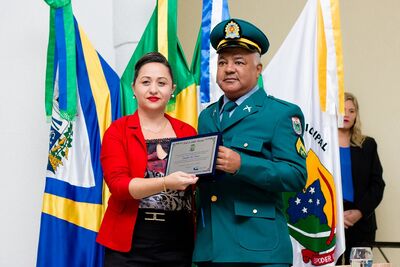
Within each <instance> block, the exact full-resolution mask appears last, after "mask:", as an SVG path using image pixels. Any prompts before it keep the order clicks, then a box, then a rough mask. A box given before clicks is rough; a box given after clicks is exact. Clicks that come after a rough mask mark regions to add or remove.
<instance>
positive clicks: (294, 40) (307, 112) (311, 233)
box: [263, 0, 345, 267]
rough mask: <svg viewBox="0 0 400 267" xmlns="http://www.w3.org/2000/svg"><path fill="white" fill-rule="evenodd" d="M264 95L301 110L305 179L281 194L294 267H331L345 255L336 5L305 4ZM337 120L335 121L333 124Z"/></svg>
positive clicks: (322, 0)
mask: <svg viewBox="0 0 400 267" xmlns="http://www.w3.org/2000/svg"><path fill="white" fill-rule="evenodd" d="M263 81H264V86H265V89H266V91H267V92H268V94H270V95H273V96H275V97H278V98H281V99H284V100H287V101H290V102H293V103H295V104H297V105H298V106H300V107H301V109H302V111H303V113H304V117H305V125H299V124H298V123H296V122H295V121H293V127H299V126H300V127H304V128H303V129H304V141H305V147H304V146H302V145H301V144H293V145H294V146H295V147H296V149H297V150H298V151H299V152H302V153H306V154H307V160H306V164H307V172H308V179H307V183H306V187H305V189H304V190H303V191H302V192H297V193H287V194H285V202H286V204H287V206H286V208H285V209H286V214H287V220H288V226H289V232H290V235H291V240H292V245H293V252H294V253H293V255H294V259H293V266H296V267H302V266H334V265H335V262H336V260H337V259H338V257H339V256H340V255H341V254H342V253H343V252H344V249H345V243H344V229H343V207H342V191H341V190H342V189H341V176H340V162H339V144H338V129H337V128H338V121H339V123H340V118H341V115H343V113H344V98H343V97H344V92H343V60H342V47H341V33H340V18H339V1H338V0H308V1H307V3H306V6H305V7H304V9H303V11H302V13H301V15H300V17H299V18H298V19H297V21H296V23H295V25H294V26H293V28H292V29H291V31H290V33H289V35H288V36H287V37H286V39H285V41H284V42H283V44H282V46H281V47H280V48H279V50H278V51H277V53H276V55H275V56H274V57H273V58H272V60H271V62H270V63H269V64H268V66H267V68H266V69H265V70H264V71H263ZM338 118H339V120H338Z"/></svg>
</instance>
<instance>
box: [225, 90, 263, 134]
mask: <svg viewBox="0 0 400 267" xmlns="http://www.w3.org/2000/svg"><path fill="white" fill-rule="evenodd" d="M266 96H267V94H266V93H265V91H264V88H262V87H260V88H259V89H258V90H257V91H256V92H255V93H254V94H252V95H251V96H250V97H248V98H247V99H246V100H245V101H244V102H243V103H242V104H240V105H239V106H238V107H237V108H236V109H235V111H234V112H233V114H232V116H231V118H230V120H229V121H228V123H227V124H226V127H225V128H224V129H222V130H223V131H225V130H226V129H228V128H230V127H232V126H233V125H235V124H236V123H238V122H239V121H241V120H242V119H244V118H246V117H248V116H250V115H252V114H254V113H256V112H258V111H259V110H260V108H261V107H262V106H263V103H264V99H265V97H266ZM218 109H219V108H218ZM218 114H219V113H218ZM218 125H219V127H220V124H219V117H218Z"/></svg>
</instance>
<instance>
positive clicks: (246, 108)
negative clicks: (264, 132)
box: [243, 105, 252, 112]
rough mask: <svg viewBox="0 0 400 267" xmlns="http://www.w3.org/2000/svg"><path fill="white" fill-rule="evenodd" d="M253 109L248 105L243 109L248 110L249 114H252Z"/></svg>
mask: <svg viewBox="0 0 400 267" xmlns="http://www.w3.org/2000/svg"><path fill="white" fill-rule="evenodd" d="M251 108H252V107H250V106H248V105H246V106H245V107H244V108H243V110H247V111H248V112H251Z"/></svg>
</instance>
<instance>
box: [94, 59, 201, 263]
mask: <svg viewBox="0 0 400 267" xmlns="http://www.w3.org/2000/svg"><path fill="white" fill-rule="evenodd" d="M174 89H175V85H173V76H172V70H171V67H170V65H169V63H168V61H167V60H166V59H165V57H164V56H163V55H161V54H159V53H157V52H153V53H149V54H146V55H145V56H143V57H142V58H141V59H140V60H139V61H138V62H137V63H136V65H135V77H134V82H133V90H134V94H135V97H136V99H137V103H138V110H137V111H136V112H135V113H134V114H133V115H130V116H125V117H122V118H121V119H119V120H117V121H115V122H113V123H112V124H111V126H110V127H109V129H108V130H107V131H106V133H105V134H104V138H103V144H102V149H101V164H102V167H103V172H104V179H105V181H106V183H107V185H108V188H109V189H110V192H111V196H110V199H109V201H108V207H107V210H106V213H105V215H104V218H103V221H102V224H101V227H100V231H99V234H98V237H97V242H99V243H100V244H102V245H104V246H105V247H106V252H105V262H104V266H105V267H107V266H135V267H136V266H143V267H144V266H171V267H172V266H174V267H178V266H188V267H189V266H191V257H192V249H193V220H192V218H193V217H192V214H191V213H192V190H191V188H192V187H191V185H194V184H195V183H196V182H197V179H198V178H197V177H196V176H195V175H192V174H187V173H184V172H175V173H172V174H170V175H167V176H165V175H164V174H165V167H166V157H167V152H168V149H169V144H170V141H171V139H174V138H180V137H187V136H193V135H196V131H195V129H194V128H193V127H192V126H190V125H188V124H186V123H184V122H182V121H179V120H177V119H174V118H172V117H170V116H168V115H167V114H165V113H164V111H165V107H166V105H167V103H168V101H169V99H170V98H171V95H172V93H173V91H174Z"/></svg>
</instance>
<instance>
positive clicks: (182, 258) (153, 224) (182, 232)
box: [104, 209, 194, 267]
mask: <svg viewBox="0 0 400 267" xmlns="http://www.w3.org/2000/svg"><path fill="white" fill-rule="evenodd" d="M193 243H194V232H193V217H192V215H191V213H189V212H187V211H160V210H151V209H139V212H138V216H137V220H136V224H135V230H134V234H133V238H132V248H131V250H130V251H129V252H126V253H124V252H119V251H114V250H111V249H108V248H106V252H105V261H104V267H109V266H114V267H120V266H121V267H122V266H124V267H125V266H126V267H128V266H129V267H152V266H165V267H167V266H171V267H172V266H174V267H178V266H179V267H180V266H182V267H186V266H187V267H190V266H191V263H192V253H193Z"/></svg>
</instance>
